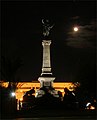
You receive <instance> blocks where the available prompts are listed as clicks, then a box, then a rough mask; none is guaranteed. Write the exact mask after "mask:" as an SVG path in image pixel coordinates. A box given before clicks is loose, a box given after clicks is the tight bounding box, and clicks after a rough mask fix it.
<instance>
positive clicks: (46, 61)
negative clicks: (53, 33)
mask: <svg viewBox="0 0 97 120" xmlns="http://www.w3.org/2000/svg"><path fill="white" fill-rule="evenodd" d="M42 23H43V35H44V38H46V40H43V41H42V46H43V63H42V73H41V75H40V77H39V78H38V81H39V82H40V90H38V91H37V92H36V97H41V96H42V95H43V94H44V89H46V90H47V91H49V92H50V93H51V94H52V95H53V96H55V97H58V94H57V91H56V90H55V89H54V88H53V81H54V80H55V77H53V75H52V72H51V60H50V45H51V40H49V39H48V36H49V31H50V29H51V28H52V27H53V25H52V26H50V24H49V20H45V21H44V20H42Z"/></svg>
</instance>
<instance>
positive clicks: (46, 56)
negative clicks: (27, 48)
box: [42, 40, 52, 74]
mask: <svg viewBox="0 0 97 120" xmlns="http://www.w3.org/2000/svg"><path fill="white" fill-rule="evenodd" d="M50 45H51V40H43V42H42V46H43V63H42V74H52V73H51V62H50Z"/></svg>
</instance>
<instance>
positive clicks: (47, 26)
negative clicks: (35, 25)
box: [42, 19, 54, 37]
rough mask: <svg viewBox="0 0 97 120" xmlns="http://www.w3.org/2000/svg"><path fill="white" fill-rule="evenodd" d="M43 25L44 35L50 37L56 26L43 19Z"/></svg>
mask: <svg viewBox="0 0 97 120" xmlns="http://www.w3.org/2000/svg"><path fill="white" fill-rule="evenodd" d="M42 24H43V35H44V37H45V36H49V33H50V30H51V29H52V28H53V26H54V25H50V24H49V20H44V19H42Z"/></svg>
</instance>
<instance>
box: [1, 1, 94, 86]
mask: <svg viewBox="0 0 97 120" xmlns="http://www.w3.org/2000/svg"><path fill="white" fill-rule="evenodd" d="M1 6H2V9H1V10H2V19H1V20H2V29H1V30H2V42H1V43H2V44H1V50H2V52H1V54H2V56H5V57H6V58H8V59H10V60H14V59H16V58H20V59H22V61H23V66H22V67H21V68H20V69H19V70H18V71H17V73H16V79H20V81H32V80H37V79H38V77H39V76H40V74H41V67H42V40H43V39H44V38H43V35H42V30H43V26H42V22H41V20H42V19H49V20H50V22H51V24H53V23H54V27H53V29H52V30H51V31H50V36H49V37H50V39H51V40H52V44H51V64H52V72H53V75H54V76H56V80H55V81H64V82H65V81H73V82H76V81H78V82H81V83H85V84H87V82H88V83H90V84H89V85H92V87H95V86H94V85H95V82H96V49H95V48H96V3H95V2H92V1H90V2H89V1H87V2H84V1H83V2H77V1H71V2H66V1H64V2H62V1H61V2H52V1H51V2H49V1H48V2H47V1H46V2H45V1H43V2H42V1H40V2H31V1H30V2H2V3H1ZM76 25H77V26H78V28H79V31H78V32H76V33H74V31H73V26H76ZM89 87H90V86H89Z"/></svg>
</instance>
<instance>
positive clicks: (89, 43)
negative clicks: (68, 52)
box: [66, 22, 96, 48]
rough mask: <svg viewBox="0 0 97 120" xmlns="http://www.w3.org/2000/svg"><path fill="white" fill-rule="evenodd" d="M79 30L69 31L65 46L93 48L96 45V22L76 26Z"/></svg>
mask: <svg viewBox="0 0 97 120" xmlns="http://www.w3.org/2000/svg"><path fill="white" fill-rule="evenodd" d="M78 28H79V31H78V32H74V31H69V32H68V37H67V39H66V44H67V46H71V47H76V48H94V47H95V45H96V22H91V23H90V24H87V25H82V26H78Z"/></svg>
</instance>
